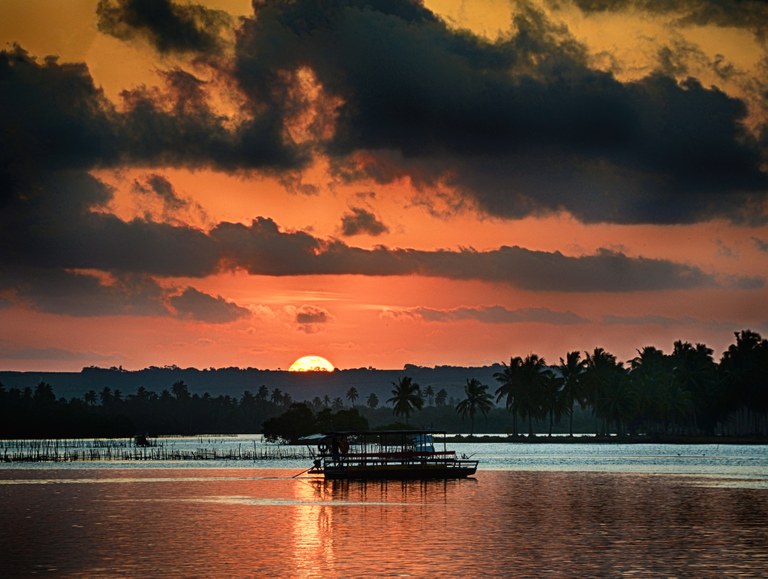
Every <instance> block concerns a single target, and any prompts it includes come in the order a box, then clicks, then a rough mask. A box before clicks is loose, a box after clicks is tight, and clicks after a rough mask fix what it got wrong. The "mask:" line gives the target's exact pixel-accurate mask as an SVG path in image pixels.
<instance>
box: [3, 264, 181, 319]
mask: <svg viewBox="0 0 768 579" xmlns="http://www.w3.org/2000/svg"><path fill="white" fill-rule="evenodd" d="M0 274H1V275H0V291H6V292H11V295H12V296H13V301H14V302H15V303H16V304H21V305H24V306H26V307H29V308H31V309H34V310H37V311H41V312H47V313H52V314H63V315H69V316H79V317H87V316H110V315H131V316H167V315H168V312H167V309H166V307H165V306H164V303H163V301H164V297H165V292H164V290H163V289H162V288H161V287H160V286H159V285H158V284H157V282H155V281H154V280H153V279H151V278H149V277H148V276H143V275H123V276H120V277H115V278H113V279H111V280H109V282H104V281H103V280H101V279H100V278H99V277H98V276H95V275H92V274H89V273H78V272H72V271H66V270H62V269H51V268H2V269H0Z"/></svg>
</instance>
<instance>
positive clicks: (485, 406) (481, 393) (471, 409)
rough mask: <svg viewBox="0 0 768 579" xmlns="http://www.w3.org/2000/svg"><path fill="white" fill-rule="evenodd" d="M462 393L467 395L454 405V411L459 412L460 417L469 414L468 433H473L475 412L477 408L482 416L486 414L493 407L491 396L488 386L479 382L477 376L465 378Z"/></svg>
mask: <svg viewBox="0 0 768 579" xmlns="http://www.w3.org/2000/svg"><path fill="white" fill-rule="evenodd" d="M464 393H465V394H466V395H467V397H466V398H465V399H464V400H462V401H461V402H459V403H458V404H457V405H456V412H458V413H459V414H461V416H462V418H464V417H466V416H467V415H469V420H470V425H471V426H470V431H469V434H470V435H472V434H474V433H475V414H476V413H477V411H478V410H479V411H480V412H482V414H483V416H487V415H488V411H489V410H490V409H491V408H493V397H491V395H490V394H488V386H486V385H485V384H481V383H480V380H478V379H477V378H472V379H471V380H467V384H466V385H465V386H464Z"/></svg>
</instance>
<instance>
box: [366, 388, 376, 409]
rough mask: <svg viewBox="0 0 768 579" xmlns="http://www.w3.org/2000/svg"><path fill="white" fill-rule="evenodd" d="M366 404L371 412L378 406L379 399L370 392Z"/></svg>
mask: <svg viewBox="0 0 768 579" xmlns="http://www.w3.org/2000/svg"><path fill="white" fill-rule="evenodd" d="M366 404H367V406H368V408H370V409H371V410H375V409H376V408H378V406H379V397H378V396H376V394H375V393H373V392H371V393H370V394H369V395H368V400H367V401H366Z"/></svg>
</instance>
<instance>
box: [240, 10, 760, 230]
mask: <svg viewBox="0 0 768 579" xmlns="http://www.w3.org/2000/svg"><path fill="white" fill-rule="evenodd" d="M399 10H403V11H404V14H405V15H403V14H401V13H399ZM513 27H514V32H513V33H512V34H511V35H510V36H509V37H507V38H503V39H501V40H499V41H497V42H495V43H490V42H486V41H483V40H481V39H479V38H477V37H475V36H472V35H471V34H469V33H467V32H462V31H455V30H451V29H449V28H448V27H447V26H446V25H445V23H443V22H441V21H440V20H438V19H437V18H435V17H434V16H433V15H431V14H429V13H428V12H427V11H426V10H425V9H424V8H423V7H421V6H418V5H415V4H413V3H410V2H405V1H399V2H387V3H376V2H364V1H351V0H348V1H346V2H339V3H334V4H333V7H329V8H325V9H323V8H320V7H318V5H316V3H314V2H310V1H309V0H307V1H301V0H300V1H295V2H288V1H285V2H280V1H278V2H271V3H269V4H267V5H265V6H262V7H259V8H258V11H257V15H256V18H255V19H253V20H249V21H247V22H246V23H245V25H244V26H243V27H242V29H241V31H240V35H239V42H238V54H237V67H236V74H237V76H238V79H239V81H240V84H241V86H242V87H243V89H244V90H245V92H246V93H247V94H249V95H251V96H253V97H254V98H258V99H261V100H268V99H269V98H274V99H275V100H277V99H282V98H284V96H282V95H281V93H280V92H279V91H277V92H276V91H275V86H277V85H279V82H278V81H279V74H278V73H279V71H281V70H291V69H293V68H296V67H298V66H310V67H312V69H313V70H315V72H316V74H317V75H318V78H319V79H320V81H321V82H322V84H323V86H324V87H325V88H326V90H328V92H329V93H331V94H335V95H339V96H340V97H341V98H342V99H343V101H344V104H343V105H342V106H341V108H340V110H339V121H338V126H337V131H336V136H335V138H334V140H333V141H332V142H331V143H330V145H329V147H328V150H329V151H330V152H331V153H332V154H335V155H338V156H339V158H343V156H344V155H345V154H347V153H351V152H354V151H357V150H360V149H367V150H377V151H378V150H392V151H398V152H399V155H400V156H401V158H402V162H403V165H404V167H405V170H406V171H409V172H411V173H413V174H414V175H415V178H416V179H417V180H418V179H421V181H422V182H423V183H424V184H429V185H434V184H435V183H438V182H440V181H441V180H445V179H446V178H447V176H448V175H450V178H449V182H450V183H451V184H453V185H454V186H455V187H456V188H458V189H459V190H460V191H461V192H462V193H463V194H465V195H467V196H468V197H471V198H474V199H475V200H476V201H477V202H478V204H479V206H480V207H481V209H483V210H484V211H486V212H487V213H490V214H493V215H499V216H503V217H512V218H516V217H523V216H527V215H536V214H541V213H547V212H556V211H560V210H567V211H569V212H571V213H572V214H574V215H575V216H576V217H577V218H579V219H580V220H582V221H585V222H604V221H605V222H620V223H688V222H694V221H700V220H707V219H711V218H714V217H726V218H728V219H732V220H735V221H748V220H756V221H761V220H764V219H765V216H764V215H755V214H754V213H753V212H750V211H749V210H748V209H747V208H748V207H750V206H751V204H752V203H753V202H755V201H758V202H760V201H762V200H764V199H765V195H766V191H768V179H767V178H766V175H765V173H763V172H762V171H761V170H760V162H761V157H760V155H761V150H760V147H759V146H758V144H757V142H756V141H755V139H754V138H752V137H750V136H749V135H748V134H747V133H746V132H745V131H744V130H743V128H742V125H741V123H742V121H743V120H744V118H745V115H746V107H745V105H744V103H743V102H741V101H739V100H738V99H735V98H732V97H729V96H727V95H726V94H724V93H722V92H721V91H719V90H717V89H716V88H709V87H703V86H702V85H701V84H700V83H699V82H698V81H697V80H696V79H688V80H687V81H685V82H683V83H680V84H678V83H677V82H676V81H675V80H674V79H672V78H670V77H667V76H663V75H661V74H655V75H652V76H649V77H647V78H644V79H641V80H638V81H635V82H631V83H621V82H619V81H617V80H616V79H615V78H614V77H613V76H612V75H611V74H609V73H605V72H600V71H595V70H592V69H590V68H589V66H588V64H587V57H586V52H585V50H584V48H583V47H581V46H580V45H578V44H577V43H576V42H575V41H574V40H573V39H572V38H571V37H570V36H569V35H568V33H567V31H566V30H564V29H562V28H558V27H556V26H554V25H553V24H552V23H550V22H549V21H548V20H547V19H546V18H545V17H544V16H543V14H542V13H540V12H537V11H536V10H534V9H532V8H530V7H528V6H526V5H524V4H523V5H521V8H520V11H519V12H518V13H517V14H516V15H515V17H514V22H513ZM270 95H272V96H270ZM366 169H368V170H370V175H371V176H376V177H378V178H379V179H381V180H388V179H389V178H394V175H389V174H387V173H386V172H382V171H380V170H378V169H379V168H377V167H375V166H373V165H371V166H369V167H367V168H366Z"/></svg>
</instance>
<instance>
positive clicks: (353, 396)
mask: <svg viewBox="0 0 768 579" xmlns="http://www.w3.org/2000/svg"><path fill="white" fill-rule="evenodd" d="M358 398H359V394H358V393H357V388H355V387H354V386H352V387H350V389H349V390H347V400H349V405H350V406H351V407H352V408H354V407H355V402H357V399H358Z"/></svg>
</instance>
